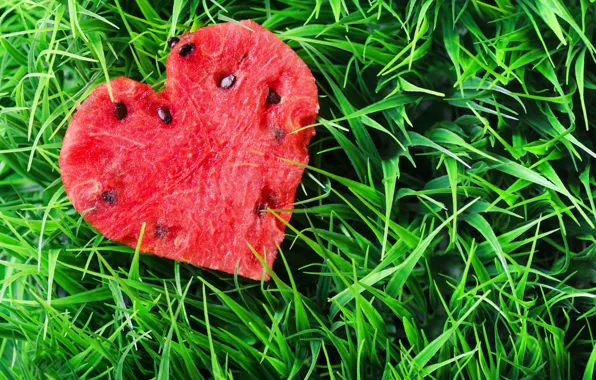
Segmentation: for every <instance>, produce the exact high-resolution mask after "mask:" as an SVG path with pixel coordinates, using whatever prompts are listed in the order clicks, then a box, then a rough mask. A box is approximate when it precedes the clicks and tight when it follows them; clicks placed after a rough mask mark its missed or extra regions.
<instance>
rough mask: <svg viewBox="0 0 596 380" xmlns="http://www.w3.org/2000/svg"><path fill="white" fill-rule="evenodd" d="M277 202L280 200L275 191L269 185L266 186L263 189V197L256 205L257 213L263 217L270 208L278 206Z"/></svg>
mask: <svg viewBox="0 0 596 380" xmlns="http://www.w3.org/2000/svg"><path fill="white" fill-rule="evenodd" d="M277 203H278V200H277V197H276V196H275V194H274V193H273V191H271V189H269V188H268V187H265V188H263V189H262V190H261V197H260V199H259V201H258V202H257V204H256V205H255V213H256V214H258V215H259V216H260V217H261V216H263V214H265V212H267V209H268V208H272V209H274V208H276V207H277Z"/></svg>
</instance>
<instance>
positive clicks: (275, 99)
mask: <svg viewBox="0 0 596 380" xmlns="http://www.w3.org/2000/svg"><path fill="white" fill-rule="evenodd" d="M279 102H281V96H279V94H278V93H277V92H275V91H274V90H272V89H269V94H267V103H269V104H279Z"/></svg>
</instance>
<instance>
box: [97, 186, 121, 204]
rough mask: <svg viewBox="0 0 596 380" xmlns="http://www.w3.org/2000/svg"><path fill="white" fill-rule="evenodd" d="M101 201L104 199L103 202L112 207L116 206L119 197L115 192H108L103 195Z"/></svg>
mask: <svg viewBox="0 0 596 380" xmlns="http://www.w3.org/2000/svg"><path fill="white" fill-rule="evenodd" d="M101 199H103V201H104V202H106V203H107V204H109V205H110V206H113V205H115V204H116V202H117V201H118V197H117V196H116V192H115V191H114V190H108V191H104V192H103V193H101Z"/></svg>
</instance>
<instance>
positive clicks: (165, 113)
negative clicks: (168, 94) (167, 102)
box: [157, 107, 172, 124]
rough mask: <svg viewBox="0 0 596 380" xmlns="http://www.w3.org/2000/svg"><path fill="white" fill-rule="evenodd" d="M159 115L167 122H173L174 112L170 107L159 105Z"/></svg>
mask: <svg viewBox="0 0 596 380" xmlns="http://www.w3.org/2000/svg"><path fill="white" fill-rule="evenodd" d="M157 116H158V117H159V119H160V120H161V121H163V122H164V123H166V124H170V123H171V122H172V114H171V113H170V109H169V108H168V107H159V108H158V109H157Z"/></svg>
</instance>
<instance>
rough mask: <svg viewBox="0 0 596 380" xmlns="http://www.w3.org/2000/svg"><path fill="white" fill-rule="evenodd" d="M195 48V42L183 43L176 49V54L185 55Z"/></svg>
mask: <svg viewBox="0 0 596 380" xmlns="http://www.w3.org/2000/svg"><path fill="white" fill-rule="evenodd" d="M194 50H195V44H184V45H182V46H181V47H180V49H178V54H179V55H180V56H181V57H186V56H187V55H189V54H190V53H192V52H193V51H194Z"/></svg>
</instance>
